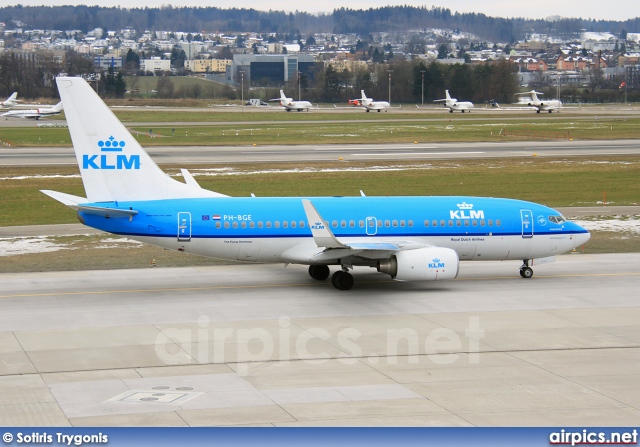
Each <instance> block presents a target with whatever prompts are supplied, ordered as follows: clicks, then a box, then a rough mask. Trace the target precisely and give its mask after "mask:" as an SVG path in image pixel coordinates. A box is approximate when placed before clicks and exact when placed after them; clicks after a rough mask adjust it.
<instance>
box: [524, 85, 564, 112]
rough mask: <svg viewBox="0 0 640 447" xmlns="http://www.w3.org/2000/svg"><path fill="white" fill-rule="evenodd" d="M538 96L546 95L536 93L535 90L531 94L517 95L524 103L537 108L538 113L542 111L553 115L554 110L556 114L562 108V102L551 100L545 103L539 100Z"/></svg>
mask: <svg viewBox="0 0 640 447" xmlns="http://www.w3.org/2000/svg"><path fill="white" fill-rule="evenodd" d="M538 95H544V93H541V92H536V91H535V90H531V91H530V92H525V93H516V96H521V97H523V99H521V101H522V103H524V104H527V105H528V106H531V107H535V108H536V113H540V111H543V112H549V113H551V112H553V111H554V110H555V111H556V112H559V111H560V109H561V108H562V101H560V100H559V99H550V100H548V101H543V100H541V99H540V98H538ZM527 96H528V97H529V98H528V99H527V98H526V97H527Z"/></svg>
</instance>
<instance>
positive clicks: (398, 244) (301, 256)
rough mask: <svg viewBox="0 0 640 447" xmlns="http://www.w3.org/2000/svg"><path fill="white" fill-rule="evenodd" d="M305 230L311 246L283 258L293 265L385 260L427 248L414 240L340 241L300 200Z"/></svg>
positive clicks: (308, 205)
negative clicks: (399, 252)
mask: <svg viewBox="0 0 640 447" xmlns="http://www.w3.org/2000/svg"><path fill="white" fill-rule="evenodd" d="M302 206H303V207H304V211H305V214H306V215H307V221H308V222H309V228H310V229H311V234H312V235H313V243H304V244H301V245H300V246H297V247H294V248H292V249H290V250H289V251H288V252H286V253H284V254H283V257H284V258H286V259H289V260H291V261H297V262H331V261H335V260H338V259H343V258H346V257H347V256H357V257H360V258H366V259H386V258H388V257H389V256H391V255H392V254H393V253H396V252H398V251H403V250H413V249H416V248H423V247H430V246H431V245H429V244H423V243H419V242H415V241H393V242H391V241H380V240H378V241H371V242H349V241H341V240H339V239H338V238H336V236H335V235H334V234H333V232H332V231H331V230H330V229H329V228H328V227H327V226H326V225H325V223H324V222H325V221H324V220H323V219H322V217H321V216H320V213H318V210H316V208H315V206H313V204H312V203H311V201H310V200H308V199H302Z"/></svg>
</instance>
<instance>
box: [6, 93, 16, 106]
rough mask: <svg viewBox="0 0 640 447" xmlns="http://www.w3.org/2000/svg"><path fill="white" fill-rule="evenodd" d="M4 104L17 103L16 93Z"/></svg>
mask: <svg viewBox="0 0 640 447" xmlns="http://www.w3.org/2000/svg"><path fill="white" fill-rule="evenodd" d="M5 102H10V103H12V104H15V103H16V102H18V92H13V93H12V94H11V96H9V97H8V98H7V100H6V101H5Z"/></svg>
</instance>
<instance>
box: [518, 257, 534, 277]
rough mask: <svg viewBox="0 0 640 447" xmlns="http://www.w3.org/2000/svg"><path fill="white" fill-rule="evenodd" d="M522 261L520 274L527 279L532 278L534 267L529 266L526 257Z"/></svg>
mask: <svg viewBox="0 0 640 447" xmlns="http://www.w3.org/2000/svg"><path fill="white" fill-rule="evenodd" d="M522 263H523V264H522V267H520V276H522V277H523V278H527V279H528V278H531V277H532V276H533V269H532V268H531V267H529V260H528V259H524V260H523V261H522Z"/></svg>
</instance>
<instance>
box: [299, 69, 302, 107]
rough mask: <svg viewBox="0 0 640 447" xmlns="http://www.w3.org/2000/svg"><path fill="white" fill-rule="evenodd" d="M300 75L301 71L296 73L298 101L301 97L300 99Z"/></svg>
mask: <svg viewBox="0 0 640 447" xmlns="http://www.w3.org/2000/svg"><path fill="white" fill-rule="evenodd" d="M301 74H302V72H301V71H299V72H298V101H302V99H301V97H300V75H301Z"/></svg>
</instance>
